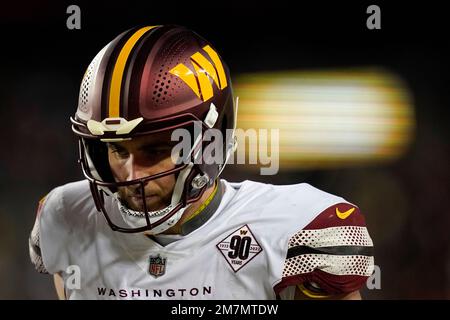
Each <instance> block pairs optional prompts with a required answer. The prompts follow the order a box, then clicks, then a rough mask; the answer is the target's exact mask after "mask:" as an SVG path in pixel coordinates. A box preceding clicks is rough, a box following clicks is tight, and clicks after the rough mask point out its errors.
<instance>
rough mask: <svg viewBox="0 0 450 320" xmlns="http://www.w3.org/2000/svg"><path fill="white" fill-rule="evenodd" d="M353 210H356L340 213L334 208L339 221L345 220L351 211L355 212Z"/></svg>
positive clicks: (352, 209) (353, 209)
mask: <svg viewBox="0 0 450 320" xmlns="http://www.w3.org/2000/svg"><path fill="white" fill-rule="evenodd" d="M355 209H356V208H351V209H348V210H347V211H344V212H340V211H339V208H336V215H337V216H338V218H339V219H342V220H344V219H347V218H348V217H349V216H350V215H351V214H352V213H353V211H355Z"/></svg>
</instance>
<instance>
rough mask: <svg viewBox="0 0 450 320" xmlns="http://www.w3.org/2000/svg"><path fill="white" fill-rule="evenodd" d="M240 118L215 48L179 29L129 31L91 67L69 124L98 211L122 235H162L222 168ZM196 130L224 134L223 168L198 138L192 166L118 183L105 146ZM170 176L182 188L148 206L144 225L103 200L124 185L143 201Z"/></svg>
mask: <svg viewBox="0 0 450 320" xmlns="http://www.w3.org/2000/svg"><path fill="white" fill-rule="evenodd" d="M235 120H236V115H235V108H234V98H233V91H232V87H231V81H230V74H229V71H228V68H227V66H226V65H225V63H224V62H223V61H222V59H221V58H220V57H219V55H218V54H217V53H216V51H215V50H214V49H213V47H212V45H211V44H210V43H209V42H207V41H206V40H205V39H203V38H202V37H200V36H199V35H197V34H196V33H194V32H193V31H191V30H188V29H186V28H184V27H181V26H175V25H163V26H152V27H144V28H134V29H131V30H128V31H125V32H123V33H122V34H120V35H119V36H118V37H116V38H115V39H114V40H113V41H111V42H110V43H109V44H107V45H106V46H105V47H104V48H103V49H102V50H101V51H100V52H99V53H98V54H97V55H96V57H95V58H94V59H93V60H92V62H91V64H90V65H89V67H88V68H87V70H86V73H85V74H84V77H83V80H82V83H81V88H80V95H79V101H78V109H77V112H76V114H75V116H74V117H73V118H71V122H72V130H73V131H74V133H75V134H76V135H77V136H78V137H79V152H80V160H79V162H80V163H81V167H82V170H83V173H84V176H85V177H86V178H87V179H88V180H89V184H90V187H91V192H92V196H93V198H94V201H95V205H96V208H97V210H98V211H101V212H102V213H103V214H104V216H105V218H106V220H107V222H108V224H109V225H110V227H111V228H112V229H113V230H116V231H121V232H143V231H149V232H150V233H154V234H156V233H160V232H163V231H164V230H167V229H168V228H169V227H171V226H173V225H174V224H175V223H176V222H177V221H178V220H179V218H180V217H181V213H182V211H183V210H184V208H186V206H187V205H188V204H190V203H192V202H195V201H196V200H198V199H199V198H200V197H201V196H202V194H203V192H204V191H205V190H206V189H207V188H208V187H209V186H211V185H212V184H213V183H214V182H215V181H216V179H217V177H218V176H219V174H220V172H221V171H222V170H223V167H224V165H225V164H226V161H227V159H228V157H230V155H231V154H232V152H233V150H234V147H235V139H234V133H233V132H234V131H233V129H235ZM195 126H197V128H198V129H201V130H200V132H202V133H204V132H205V130H207V129H209V128H215V129H218V130H220V131H221V132H222V136H223V137H224V139H223V140H222V141H223V143H222V142H221V147H222V148H223V152H222V154H223V159H222V161H221V162H218V163H212V164H211V161H207V159H205V158H204V157H205V155H204V153H203V152H197V151H198V150H200V146H201V149H203V150H205V147H207V145H208V144H211V143H213V142H212V141H207V139H204V136H203V135H202V134H200V136H199V137H198V136H197V137H194V139H192V144H191V152H190V153H189V154H188V155H187V161H183V163H181V164H177V165H176V166H175V168H174V169H171V170H168V171H165V172H160V173H158V174H155V175H151V176H148V177H144V178H140V179H135V180H132V181H121V182H117V181H115V180H114V178H113V175H112V172H111V169H110V167H109V162H108V150H107V142H116V141H123V140H129V139H133V138H134V137H137V136H142V135H150V134H154V133H158V132H163V131H169V130H170V131H172V130H174V129H176V128H189V130H191V131H192V128H194V127H195ZM227 129H228V130H227ZM194 131H195V130H194ZM185 156H186V155H185ZM216 162H217V161H216ZM171 174H175V177H176V184H175V188H174V191H173V195H172V202H171V204H170V205H169V206H168V207H167V208H165V209H163V210H159V211H157V212H156V211H153V212H152V211H149V210H147V207H146V204H145V201H144V204H143V207H144V208H143V211H142V212H140V213H139V214H138V216H139V215H140V216H139V217H138V218H139V219H140V221H141V224H138V226H136V225H135V224H133V225H132V227H130V224H123V223H117V222H116V221H113V220H114V219H112V218H111V215H110V214H109V212H108V211H109V209H107V207H108V206H107V205H105V197H114V195H115V194H116V193H117V190H118V187H122V186H130V185H135V186H138V187H139V188H140V190H141V196H143V197H144V193H145V192H144V186H145V184H146V183H147V182H148V181H150V180H154V179H158V178H160V177H163V176H167V175H171ZM116 200H119V202H120V199H116ZM119 205H120V206H122V207H123V206H124V205H125V204H123V203H121V204H119ZM125 206H126V205H125ZM125 209H126V208H125ZM129 211H130V212H131V211H132V210H129Z"/></svg>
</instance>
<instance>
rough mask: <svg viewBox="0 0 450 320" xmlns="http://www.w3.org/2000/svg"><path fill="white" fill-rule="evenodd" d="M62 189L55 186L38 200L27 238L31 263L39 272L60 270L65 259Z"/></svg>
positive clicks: (65, 236) (65, 230)
mask: <svg viewBox="0 0 450 320" xmlns="http://www.w3.org/2000/svg"><path fill="white" fill-rule="evenodd" d="M62 212H63V205H62V189H61V188H55V189H53V190H52V191H51V192H50V193H49V194H48V195H47V196H45V197H44V198H42V199H41V200H40V201H39V204H38V208H37V214H36V220H35V223H34V226H33V229H32V231H31V234H30V237H29V239H28V243H29V253H30V259H31V262H32V264H33V265H34V267H35V269H36V270H37V271H38V272H40V273H49V274H54V273H57V272H60V271H61V270H64V269H62V266H63V265H64V263H65V262H66V261H67V252H66V250H64V246H65V243H66V241H67V234H68V232H67V228H65V224H66V223H65V221H64V216H63V215H62V214H61V213H62Z"/></svg>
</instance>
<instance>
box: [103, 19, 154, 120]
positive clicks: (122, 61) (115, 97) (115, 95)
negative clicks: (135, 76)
mask: <svg viewBox="0 0 450 320" xmlns="http://www.w3.org/2000/svg"><path fill="white" fill-rule="evenodd" d="M155 27H156V26H151V27H144V28H141V29H139V30H138V31H136V32H135V33H134V34H133V35H132V36H131V37H130V39H128V41H127V42H126V43H125V45H124V46H123V48H122V50H121V51H120V53H119V56H118V57H117V61H116V64H115V65H114V70H113V73H112V78H111V89H110V94H109V117H111V118H115V117H119V110H120V108H119V106H120V87H121V85H122V78H123V73H124V70H125V65H126V63H127V60H128V57H129V56H130V53H131V51H132V50H133V47H134V46H135V45H136V43H137V42H138V41H139V39H140V38H142V36H143V35H144V34H145V33H146V32H147V31H148V30H151V29H153V28H155Z"/></svg>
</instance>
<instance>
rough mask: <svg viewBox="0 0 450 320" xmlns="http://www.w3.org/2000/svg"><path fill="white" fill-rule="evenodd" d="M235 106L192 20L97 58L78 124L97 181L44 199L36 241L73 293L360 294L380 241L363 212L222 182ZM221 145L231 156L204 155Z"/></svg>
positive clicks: (213, 53)
mask: <svg viewBox="0 0 450 320" xmlns="http://www.w3.org/2000/svg"><path fill="white" fill-rule="evenodd" d="M236 109H237V105H236V100H235V97H234V96H233V90H232V86H231V80H230V74H229V70H228V68H227V66H226V64H225V63H224V61H223V60H222V59H221V57H220V56H219V54H218V53H217V50H216V49H215V48H214V47H213V45H212V44H210V43H209V42H208V41H206V40H205V39H203V38H202V37H200V36H199V35H198V34H196V33H195V32H193V31H191V30H189V29H187V28H184V27H181V26H175V25H161V26H149V27H143V28H134V29H131V30H128V31H125V32H123V33H122V34H120V35H119V36H117V37H116V38H115V39H114V40H113V41H111V42H110V43H109V44H107V45H106V46H105V47H104V48H103V49H102V50H101V51H100V52H99V53H98V54H97V55H96V56H95V58H94V59H93V60H92V62H91V64H90V65H89V67H88V68H87V70H86V73H85V74H84V77H83V80H82V83H81V88H80V94H79V101H78V109H77V111H76V114H75V115H74V117H73V118H71V121H72V130H73V132H74V133H75V134H76V135H77V137H78V141H79V145H78V147H79V155H80V160H79V162H80V164H81V168H82V171H83V174H84V176H85V179H84V180H82V181H77V182H73V183H68V184H65V185H63V186H60V187H57V188H55V189H53V190H52V191H51V192H50V193H49V194H48V195H47V196H46V197H45V198H43V199H42V200H41V201H40V203H39V207H38V210H37V218H36V222H35V225H34V227H33V230H32V232H31V236H30V240H29V243H30V255H31V260H32V262H33V264H34V265H35V267H36V269H37V270H38V271H39V272H42V273H49V274H53V275H54V278H55V284H56V288H57V292H58V295H59V297H60V298H62V299H277V298H280V299H294V298H295V299H305V298H306V299H329V298H331V299H358V298H360V294H359V289H360V288H361V287H363V286H364V285H365V282H366V280H367V278H368V277H369V276H370V275H371V273H372V271H373V255H372V246H373V244H372V240H371V238H370V236H369V234H368V231H367V229H366V225H365V222H364V217H363V215H362V214H361V212H360V210H359V209H358V207H357V206H355V205H354V204H352V203H349V202H347V201H346V200H344V199H343V198H341V197H338V196H335V195H332V194H329V193H326V192H323V191H321V190H318V189H316V188H314V187H312V186H311V185H309V184H306V183H300V184H296V185H283V186H276V185H271V184H264V183H258V182H253V181H248V180H246V181H244V182H241V183H231V182H228V181H226V180H224V179H220V178H219V176H220V173H221V171H222V170H223V167H224V165H225V163H226V162H227V159H229V157H231V156H232V155H233V152H234V150H235V139H234V129H235V124H236ZM178 129H183V130H185V131H186V132H188V133H189V134H190V139H189V141H188V146H189V148H188V149H187V150H186V149H184V150H183V151H182V152H181V151H179V152H174V150H175V149H174V148H175V146H176V143H177V141H176V140H174V132H175V131H176V130H178ZM210 129H216V130H220V132H222V134H223V136H224V137H226V139H223V140H222V141H220V142H218V140H216V141H215V140H214V139H206V138H205V133H206V132H207V130H210ZM214 143H215V144H216V146H217V143H219V144H220V148H222V150H223V152H222V153H221V155H220V157H221V158H220V160H221V161H208V160H211V159H207V158H208V155H207V154H206V153H205V152H203V151H202V150H206V149H207V148H208V147H211V145H212V144H214ZM180 159H183V161H178V160H180ZM77 270H78V271H77ZM75 271H77V272H75ZM74 277H76V279H74Z"/></svg>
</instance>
